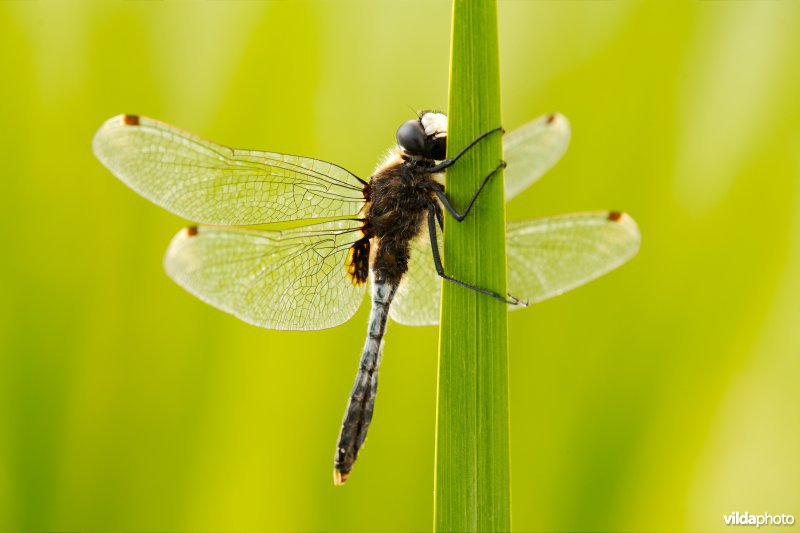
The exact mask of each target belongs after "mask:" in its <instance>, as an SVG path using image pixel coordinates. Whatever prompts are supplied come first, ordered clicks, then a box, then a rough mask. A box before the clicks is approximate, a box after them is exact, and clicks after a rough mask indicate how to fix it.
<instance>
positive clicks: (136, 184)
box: [92, 111, 640, 485]
mask: <svg viewBox="0 0 800 533" xmlns="http://www.w3.org/2000/svg"><path fill="white" fill-rule="evenodd" d="M570 131H571V130H570V126H569V122H568V121H567V119H566V118H565V117H564V116H563V115H561V114H558V113H556V114H549V115H545V116H542V117H539V118H538V119H535V120H533V121H531V122H529V123H527V124H525V125H524V126H522V127H520V128H519V129H517V130H514V131H512V132H510V133H508V134H504V137H503V161H501V162H499V163H498V165H497V166H496V167H495V168H493V169H489V171H488V172H487V173H486V176H485V177H484V179H483V181H482V183H481V185H480V187H479V188H478V189H477V190H476V192H475V193H474V195H473V196H472V199H471V200H470V201H469V203H468V204H467V205H466V206H465V207H464V209H463V210H461V211H459V210H458V209H457V208H456V207H455V206H454V205H453V203H452V202H451V201H450V199H449V198H448V196H447V194H446V193H445V180H444V177H445V171H446V169H447V168H448V167H450V166H451V165H453V164H456V163H457V162H458V160H459V159H460V158H461V157H462V156H463V155H464V154H465V153H467V152H468V151H469V150H470V149H471V148H472V147H474V146H475V145H476V144H477V143H479V142H481V140H483V139H485V138H487V137H488V136H490V135H501V134H503V132H502V130H501V128H496V129H494V130H490V131H487V132H485V133H483V134H482V135H480V136H478V137H477V138H476V139H475V140H474V141H473V142H472V143H470V144H468V145H467V146H465V147H464V148H463V149H461V150H460V151H459V152H457V153H456V155H454V156H453V157H451V158H447V157H446V152H447V116H446V115H445V114H443V113H438V112H433V111H426V112H421V113H418V114H417V117H416V118H415V119H412V120H408V121H406V122H404V123H403V124H402V125H401V126H400V127H399V129H398V130H397V133H396V139H397V144H396V146H394V147H393V148H392V149H391V150H390V151H389V153H388V154H387V156H386V157H385V158H384V160H383V161H381V162H380V163H379V164H378V166H377V168H376V169H375V171H374V173H373V174H372V176H371V177H370V178H369V179H367V180H363V179H361V178H359V177H357V176H356V175H355V174H353V173H351V172H349V171H348V170H345V169H344V168H342V167H340V166H338V165H335V164H333V163H329V162H327V161H322V160H319V159H314V158H310V157H302V156H296V155H289V154H282V153H275V152H263V151H254V150H236V149H231V148H228V147H226V146H223V145H220V144H216V143H214V142H210V141H208V140H205V139H203V138H201V137H199V136H197V135H194V134H191V133H188V132H185V131H182V130H180V129H178V128H176V127H174V126H170V125H168V124H165V123H163V122H159V121H157V120H153V119H150V118H146V117H142V116H137V115H119V116H116V117H113V118H111V119H109V120H107V121H106V122H105V123H104V124H103V125H102V126H101V127H100V129H99V130H98V132H97V133H96V135H95V137H94V139H93V143H92V144H93V150H94V153H95V155H96V157H97V158H98V159H99V160H100V162H101V163H102V164H103V165H104V166H105V167H107V168H108V169H109V170H110V171H111V173H112V174H114V175H115V176H116V177H117V178H119V179H120V180H121V181H123V182H124V183H125V184H126V185H128V186H129V187H130V188H131V189H133V190H134V191H136V192H137V193H139V194H140V195H142V196H144V197H145V198H147V199H149V200H150V201H152V202H154V203H155V204H158V205H159V206H161V207H163V208H165V209H167V210H168V211H171V212H172V213H174V214H176V215H178V216H180V217H182V218H185V219H187V220H191V221H192V222H193V223H194V224H195V225H191V226H188V227H186V228H184V229H182V230H181V231H179V232H178V234H177V235H175V237H174V238H173V239H172V241H171V243H170V245H169V247H168V249H167V252H166V256H165V259H164V267H165V270H166V272H167V274H168V275H169V276H170V277H171V278H172V279H173V280H175V281H176V282H177V283H178V284H179V285H181V286H182V287H184V288H185V289H186V290H188V291H189V292H190V293H192V294H193V295H195V296H197V297H198V298H200V299H201V300H203V301H205V302H207V303H208V304H211V305H212V306H214V307H217V308H219V309H221V310H222V311H225V312H228V313H231V314H233V315H235V316H236V317H238V318H239V319H241V320H243V321H245V322H247V323H250V324H253V325H256V326H260V327H263V328H269V329H276V330H318V329H324V328H330V327H334V326H337V325H339V324H342V323H343V322H345V321H347V320H348V319H349V318H350V317H352V316H353V315H354V314H355V312H356V310H357V309H358V308H359V306H360V305H361V303H362V301H363V299H364V292H365V291H366V287H367V285H369V287H370V290H369V293H370V297H371V311H370V315H369V321H368V325H367V337H366V341H365V343H364V348H363V350H362V354H361V359H360V362H359V368H358V372H357V374H356V379H355V383H354V385H353V388H352V390H351V393H350V396H349V399H348V403H347V407H346V411H345V415H344V418H343V421H342V425H341V429H340V433H339V438H338V441H337V445H336V451H335V454H334V483H335V484H337V485H341V484H343V483H344V482H345V481H347V479H348V477H349V476H350V473H351V470H352V468H353V465H354V463H355V461H356V458H357V457H358V453H359V451H360V450H361V448H362V447H363V445H364V442H365V440H366V437H367V431H368V429H369V426H370V423H371V421H372V417H373V412H374V407H375V398H376V394H377V387H378V368H379V366H380V361H381V355H382V351H383V337H384V334H385V332H386V325H387V321H388V318H391V319H392V320H394V321H395V322H398V323H400V324H405V325H411V326H424V325H436V324H437V323H438V321H439V303H440V298H439V294H440V291H441V284H442V283H443V281H442V280H444V281H445V282H450V283H456V284H458V285H461V286H463V287H465V288H466V289H470V290H475V291H477V292H479V293H482V294H484V295H485V297H487V298H496V299H498V300H501V301H503V302H505V303H506V304H507V305H508V308H509V309H510V310H516V309H520V308H523V307H525V306H527V305H528V304H530V303H535V302H539V301H541V300H545V299H547V298H550V297H552V296H556V295H558V294H561V293H563V292H565V291H567V290H570V289H572V288H574V287H577V286H579V285H582V284H584V283H586V282H588V281H590V280H592V279H594V278H596V277H598V276H600V275H602V274H604V273H606V272H608V271H610V270H612V269H614V268H616V267H618V266H620V265H622V264H623V263H625V262H626V261H628V260H629V259H630V258H632V257H633V256H634V255H635V254H636V252H637V251H638V248H639V241H640V235H639V230H638V228H637V225H636V222H635V221H634V220H633V218H631V217H630V216H628V215H627V214H624V213H621V212H616V211H594V212H585V213H576V214H568V215H559V216H552V217H548V218H538V219H533V220H527V221H514V222H510V223H508V225H507V232H506V237H507V254H508V258H507V267H508V277H507V279H508V281H507V283H508V294H498V293H496V292H493V291H491V290H488V289H486V288H483V287H477V286H475V285H474V284H473V283H471V281H470V280H462V279H456V278H454V277H452V276H450V275H448V273H447V271H446V269H445V265H444V264H443V262H442V252H441V246H442V242H443V220H444V214H445V213H447V214H448V215H450V216H452V218H453V220H456V221H461V220H463V219H464V218H465V217H467V216H468V215H469V213H470V209H471V207H472V206H473V205H474V203H475V201H476V200H477V199H478V197H479V195H480V192H481V190H482V189H483V187H484V185H486V183H488V182H489V181H490V180H491V179H492V178H493V177H494V176H497V175H498V171H499V170H500V169H502V168H505V171H504V173H503V174H504V176H505V195H506V200H507V201H508V200H511V199H512V198H514V197H515V196H517V195H518V194H519V193H520V192H522V191H523V190H525V189H526V188H527V187H528V186H530V185H531V184H532V183H534V182H535V181H536V180H538V179H539V178H540V177H541V176H542V175H543V174H544V173H545V172H546V171H547V170H549V169H550V168H551V167H552V166H553V165H555V163H556V162H557V161H558V160H559V159H560V158H561V156H562V155H563V154H564V152H565V151H566V148H567V145H568V143H569V139H570ZM285 223H294V224H295V226H293V227H290V228H288V229H286V228H282V229H275V225H277V224H285ZM368 282H369V283H368Z"/></svg>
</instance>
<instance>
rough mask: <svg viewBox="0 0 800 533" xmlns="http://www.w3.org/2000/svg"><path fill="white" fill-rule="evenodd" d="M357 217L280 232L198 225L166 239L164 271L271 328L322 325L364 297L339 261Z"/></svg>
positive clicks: (356, 232)
mask: <svg viewBox="0 0 800 533" xmlns="http://www.w3.org/2000/svg"><path fill="white" fill-rule="evenodd" d="M362 225H363V224H362V223H361V222H359V221H350V220H339V221H333V222H326V223H322V224H314V225H311V226H304V227H300V228H294V229H290V230H284V231H261V230H255V229H247V228H230V227H216V226H199V227H192V228H185V229H183V230H181V231H180V233H178V234H177V235H176V236H175V237H174V238H173V239H172V243H170V246H169V249H168V250H167V255H166V258H165V259H164V266H165V268H166V271H167V274H169V275H170V277H172V279H174V280H175V281H176V282H177V283H178V284H179V285H181V286H183V287H184V288H185V289H186V290H188V291H189V292H191V293H192V294H194V295H195V296H197V297H198V298H200V299H201V300H203V301H205V302H207V303H209V304H211V305H213V306H215V307H218V308H219V309H222V310H223V311H226V312H228V313H231V314H233V315H235V316H237V317H239V318H240V319H242V320H244V321H245V322H249V323H250V324H254V325H256V326H260V327H264V328H270V329H284V330H312V329H324V328H330V327H333V326H336V325H338V324H341V323H342V322H345V321H346V320H347V319H349V318H350V317H351V316H353V313H355V312H356V310H357V309H358V306H359V305H360V304H361V301H362V300H363V294H364V286H363V285H361V286H357V285H354V284H353V283H352V282H351V280H350V278H349V276H348V275H347V269H346V267H345V263H346V260H347V256H348V251H349V248H350V246H351V245H352V244H353V242H355V241H356V240H358V239H359V238H360V237H361V236H362V233H361V231H360V228H361V226H362Z"/></svg>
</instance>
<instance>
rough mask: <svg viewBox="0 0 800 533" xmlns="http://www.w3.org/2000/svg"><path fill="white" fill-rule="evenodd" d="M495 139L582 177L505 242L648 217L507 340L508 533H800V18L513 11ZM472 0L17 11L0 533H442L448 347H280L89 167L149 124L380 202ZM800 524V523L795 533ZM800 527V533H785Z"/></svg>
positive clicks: (442, 98) (0, 332) (406, 341)
mask: <svg viewBox="0 0 800 533" xmlns="http://www.w3.org/2000/svg"><path fill="white" fill-rule="evenodd" d="M499 17H500V37H501V43H500V44H501V59H502V85H503V108H504V125H505V126H506V128H507V129H511V128H513V127H515V126H517V125H520V124H521V123H523V122H525V121H527V120H528V119H531V118H533V117H535V116H538V115H540V114H543V113H546V112H550V111H561V112H562V113H564V114H565V115H567V117H568V118H569V119H570V120H571V122H572V126H573V142H572V144H571V146H570V149H569V151H568V152H567V155H566V156H565V159H564V160H563V161H562V162H561V163H560V164H559V165H558V166H557V167H556V168H555V169H554V170H553V171H552V172H551V173H550V174H549V175H547V176H546V177H545V178H544V179H543V180H542V181H541V182H540V183H538V184H536V185H535V186H534V187H532V188H531V189H530V190H529V191H527V192H526V193H524V194H523V195H521V196H520V197H518V198H517V199H515V200H514V202H513V203H512V204H510V205H509V209H508V215H509V218H515V219H521V218H527V217H534V216H540V215H547V214H556V213H563V212H569V211H579V210H589V209H598V208H613V209H621V210H626V211H628V212H629V213H631V214H632V215H633V216H634V217H635V218H636V220H637V221H638V222H639V224H640V227H641V229H642V233H643V244H642V249H641V252H640V254H639V256H638V257H637V258H636V259H635V260H634V261H633V262H631V263H630V264H628V265H626V266H625V267H623V268H622V269H621V270H618V271H615V272H614V273H612V274H610V275H608V276H607V277H605V278H603V279H601V280H599V281H596V282H594V283H592V284H590V285H589V286H586V287H584V288H581V289H580V290H576V291H574V292H571V293H569V294H567V295H564V296H561V297H558V298H556V299H554V300H551V301H548V302H545V303H542V304H540V305H537V306H535V307H534V308H531V309H529V310H527V311H523V312H519V313H514V314H513V315H512V316H511V318H510V326H509V327H510V332H509V336H510V342H509V344H510V350H511V353H510V365H511V369H510V375H511V384H510V386H511V416H512V426H511V445H512V449H511V461H512V497H513V502H512V513H513V515H512V523H513V526H514V528H515V530H517V531H566V530H590V531H595V530H602V531H634V530H642V531H667V530H671V531H722V530H724V529H725V526H724V525H723V519H722V516H723V515H724V514H728V513H731V512H733V511H739V512H744V511H748V512H750V513H763V512H769V513H772V514H779V513H792V514H794V515H795V517H796V518H797V519H800V453H799V452H800V416H799V415H798V405H800V386H798V385H799V383H798V380H799V379H800V361H798V356H799V355H800V334H799V329H798V328H799V327H800V98H798V94H800V4H798V3H797V2H794V1H792V0H776V1H771V2H766V1H765V2H758V1H748V2H733V1H731V2H728V1H714V2H711V1H695V0H692V1H675V2H653V1H634V0H619V1H614V2H536V1H530V2H526V1H507V2H500V6H499ZM449 29H450V4H449V3H448V2H446V1H435V2H431V1H426V2H422V1H420V2H388V1H379V2H367V1H363V2H335V1H321V0H320V1H314V2H305V1H276V2H177V1H175V2H170V1H167V2H135V1H131V2H122V1H117V2H66V1H44V0H42V1H34V2H1V3H0V69H2V78H0V80H1V81H0V140H2V152H0V154H2V156H1V157H2V166H0V168H2V171H1V172H2V182H1V185H0V186H1V187H2V199H3V201H2V209H0V220H1V221H2V223H3V237H2V242H3V248H4V251H3V254H2V256H3V260H2V261H0V299H1V301H2V306H0V350H2V351H1V355H0V530H4V531H6V530H8V531H23V530H24V531H43V530H61V531H65V530H80V531H125V530H135V531H296V532H301V531H425V530H429V529H430V527H431V524H432V502H433V498H432V489H433V443H434V416H435V402H436V396H435V395H436V357H437V330H436V328H424V329H414V328H409V327H404V326H400V325H397V324H392V325H390V327H389V332H388V337H387V344H386V350H385V352H384V363H383V367H382V371H381V387H380V389H381V390H380V395H379V399H378V403H377V416H376V419H375V422H374V424H373V426H372V429H371V432H370V439H369V444H368V446H367V447H366V448H365V450H364V453H363V454H362V455H361V457H360V459H359V461H358V464H357V465H356V468H355V470H354V475H353V477H352V479H351V481H350V482H349V483H348V484H347V486H345V487H343V488H335V487H334V486H333V484H332V479H331V470H332V459H333V451H334V443H335V439H336V435H337V432H338V430H339V424H340V420H341V416H342V413H343V409H344V406H345V403H346V398H347V394H348V392H349V390H350V387H351V384H352V380H353V377H354V374H355V371H356V368H357V361H358V357H359V354H360V349H361V345H362V342H363V335H364V333H365V324H366V318H367V309H366V306H364V307H362V309H361V310H360V312H359V313H358V315H357V316H356V317H355V318H354V319H353V320H351V321H350V322H348V323H347V324H345V325H343V326H341V327H339V328H336V329H333V330H328V331H321V332H313V333H286V332H273V331H266V330H259V329H257V328H254V327H251V326H248V325H246V324H244V323H241V322H239V321H237V320H236V319H235V318H233V317H231V316H228V315H226V314H224V313H222V312H219V311H217V310H215V309H213V308H211V307H209V306H207V305H205V304H203V303H201V302H200V301H199V300H196V299H194V298H193V297H191V296H190V295H189V294H188V293H186V292H184V291H183V290H182V289H180V288H179V287H178V286H176V285H175V284H174V283H172V282H171V281H170V280H169V279H168V278H167V276H166V275H165V274H164V272H163V271H162V268H161V258H162V255H163V253H164V250H165V248H166V246H167V243H168V242H169V240H170V238H171V237H172V235H173V234H174V233H175V232H176V231H177V230H178V229H179V228H180V227H181V226H182V225H184V224H185V222H184V221H182V220H180V219H178V218H177V217H175V216H172V215H170V214H169V213H167V212H165V211H164V210H162V209H160V208H158V207H156V206H155V205H152V204H150V203H148V202H147V201H146V200H144V199H142V198H140V197H139V196H137V195H136V194H135V193H133V192H132V191H131V190H129V189H127V188H126V187H125V186H124V185H123V184H122V183H120V182H119V181H118V180H116V179H115V178H113V177H112V176H111V175H110V173H109V172H108V171H107V170H105V169H104V168H102V167H101V166H100V164H99V163H98V162H97V161H96V160H95V159H94V157H93V155H92V153H91V148H90V142H91V138H92V135H93V133H94V131H95V130H96V129H97V127H98V126H99V125H100V124H101V123H102V122H103V121H104V120H105V119H107V118H108V117H110V116H112V115H116V114H118V113H137V114H143V115H148V116H152V117H156V118H159V119H161V120H164V121H167V122H170V123H172V124H175V125H178V126H180V127H182V128H184V129H187V130H190V131H193V132H197V133H199V134H201V135H203V136H205V137H208V138H211V139H214V140H217V141H219V142H222V143H225V144H228V145H231V146H237V147H242V148H260V149H269V150H273V151H284V152H289V153H298V154H304V155H310V156H314V157H319V158H322V159H327V160H330V161H334V162H336V163H338V164H340V165H342V166H344V167H346V168H348V169H351V170H352V171H354V172H355V173H357V174H359V175H361V176H368V175H369V173H370V171H371V169H372V167H373V165H374V164H375V162H376V161H377V160H378V158H379V157H380V156H381V154H382V153H383V152H384V150H386V149H387V148H388V147H389V146H390V145H391V144H392V143H393V140H394V132H395V129H396V127H397V126H398V125H399V124H400V123H401V122H402V121H404V120H407V119H408V118H409V117H411V116H412V110H413V109H419V108H442V109H443V108H445V107H446V104H447V83H448V55H449ZM795 527H798V526H795ZM782 529H784V530H785V529H787V528H782Z"/></svg>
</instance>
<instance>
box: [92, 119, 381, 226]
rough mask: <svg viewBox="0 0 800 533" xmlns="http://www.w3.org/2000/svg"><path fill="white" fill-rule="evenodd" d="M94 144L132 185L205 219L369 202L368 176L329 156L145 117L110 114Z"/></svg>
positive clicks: (251, 217) (265, 216)
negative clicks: (227, 138) (216, 138)
mask: <svg viewBox="0 0 800 533" xmlns="http://www.w3.org/2000/svg"><path fill="white" fill-rule="evenodd" d="M92 145H93V148H94V153H95V155H96V156H97V158H98V159H99V160H100V162H101V163H103V165H105V166H106V167H108V169H109V170H110V171H111V172H112V173H113V174H114V175H115V176H117V177H118V178H119V179H120V180H122V181H123V182H124V183H125V184H127V185H128V186H129V187H131V188H132V189H133V190H135V191H136V192H138V193H139V194H141V195H142V196H144V197H145V198H147V199H148V200H150V201H152V202H154V203H156V204H158V205H160V206H161V207H164V208H165V209H168V210H169V211H172V212H173V213H175V214H176V215H179V216H181V217H183V218H186V219H188V220H193V221H195V222H201V223H204V224H221V225H249V224H267V223H270V222H279V221H286V220H304V219H314V218H328V217H338V216H343V217H348V216H355V215H356V214H357V213H358V211H359V210H360V209H361V207H362V205H363V204H364V195H363V194H362V190H363V188H364V185H365V184H364V182H363V181H361V180H360V179H359V178H357V177H356V176H354V175H353V174H351V173H350V172H348V171H346V170H344V169H343V168H340V167H337V166H336V165H332V164H331V163H327V162H325V161H319V160H317V159H310V158H307V157H298V156H293V155H286V154H276V153H270V152H256V151H248V150H233V149H231V148H227V147H225V146H221V145H219V144H215V143H212V142H209V141H206V140H205V139H202V138H200V137H198V136H196V135H192V134H191V133H186V132H184V131H181V130H179V129H178V128H175V127H173V126H170V125H168V124H164V123H162V122H158V121H155V120H152V119H149V118H145V117H136V116H133V115H120V116H117V117H114V118H112V119H109V120H108V121H106V122H105V124H103V125H102V126H101V127H100V129H99V130H98V131H97V134H96V135H95V137H94V141H93V143H92Z"/></svg>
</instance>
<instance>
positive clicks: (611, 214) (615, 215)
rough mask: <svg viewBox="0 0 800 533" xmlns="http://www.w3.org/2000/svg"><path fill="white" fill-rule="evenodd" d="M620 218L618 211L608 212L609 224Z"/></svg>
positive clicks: (620, 214)
mask: <svg viewBox="0 0 800 533" xmlns="http://www.w3.org/2000/svg"><path fill="white" fill-rule="evenodd" d="M621 218H622V213H620V212H619V211H609V212H608V220H610V221H611V222H618V221H619V219H621Z"/></svg>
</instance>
